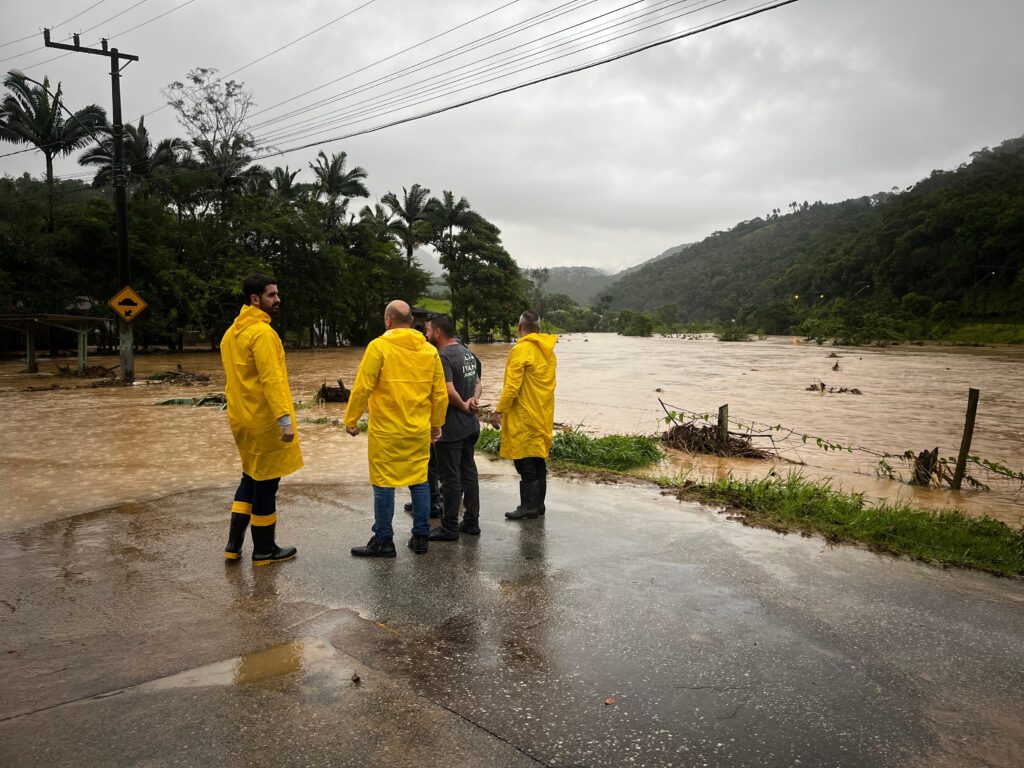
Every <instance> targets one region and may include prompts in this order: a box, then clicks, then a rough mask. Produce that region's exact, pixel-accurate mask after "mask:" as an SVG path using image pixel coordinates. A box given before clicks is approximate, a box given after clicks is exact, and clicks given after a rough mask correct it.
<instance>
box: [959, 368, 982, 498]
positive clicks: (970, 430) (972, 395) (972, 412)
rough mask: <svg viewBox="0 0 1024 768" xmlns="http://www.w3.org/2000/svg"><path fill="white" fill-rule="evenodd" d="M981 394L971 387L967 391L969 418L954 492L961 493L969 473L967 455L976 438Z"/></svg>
mask: <svg viewBox="0 0 1024 768" xmlns="http://www.w3.org/2000/svg"><path fill="white" fill-rule="evenodd" d="M980 394H981V393H980V392H979V391H978V390H977V389H974V387H971V388H970V389H968V390H967V418H966V419H965V420H964V436H963V439H962V440H961V441H960V455H959V456H957V457H956V472H955V473H954V474H953V485H952V487H953V490H954V491H959V490H960V484H961V483H962V482H963V481H964V473H965V472H966V471H967V454H969V453H970V452H971V438H973V437H974V417H975V416H976V415H977V414H978V396H979V395H980Z"/></svg>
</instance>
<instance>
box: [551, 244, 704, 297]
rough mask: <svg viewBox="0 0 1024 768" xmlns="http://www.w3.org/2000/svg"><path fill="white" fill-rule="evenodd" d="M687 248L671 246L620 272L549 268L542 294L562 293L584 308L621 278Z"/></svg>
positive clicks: (593, 268) (685, 246)
mask: <svg viewBox="0 0 1024 768" xmlns="http://www.w3.org/2000/svg"><path fill="white" fill-rule="evenodd" d="M688 246H689V243H687V244H684V245H676V246H673V247H671V248H669V249H668V250H666V251H663V252H662V253H659V254H658V255H657V256H655V257H653V258H651V259H647V261H643V262H641V263H639V264H636V265H634V266H632V267H627V268H626V269H624V270H622V271H621V272H608V271H606V270H603V269H597V268H595V267H549V268H548V280H547V282H546V283H545V284H544V293H546V294H548V295H551V294H554V293H564V294H565V295H566V296H568V297H569V298H570V299H572V300H573V301H575V302H576V303H577V304H579V305H580V306H581V307H586V306H589V305H590V304H592V303H593V301H594V300H595V299H596V298H597V296H598V294H599V293H601V292H602V291H604V290H605V289H606V288H608V287H610V286H612V285H614V284H615V282H616V281H617V280H619V279H621V278H622V277H624V276H626V275H631V274H633V273H634V272H636V271H637V270H639V269H642V268H643V267H645V266H647V265H648V264H654V263H655V262H658V261H661V260H662V259H667V258H670V257H671V256H674V255H676V254H677V253H679V252H680V251H681V250H683V249H684V248H687V247H688Z"/></svg>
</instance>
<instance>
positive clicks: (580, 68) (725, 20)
mask: <svg viewBox="0 0 1024 768" xmlns="http://www.w3.org/2000/svg"><path fill="white" fill-rule="evenodd" d="M796 2H798V0H775V1H774V2H764V3H760V4H758V5H755V6H752V7H750V8H748V9H747V10H745V11H737V12H736V13H733V14H728V15H726V16H724V17H720V18H718V19H716V20H712V21H710V22H707V23H704V24H700V25H697V26H695V27H691V28H690V29H687V30H684V31H682V32H677V33H673V34H671V35H667V36H665V37H662V38H660V39H657V40H654V41H651V42H649V43H644V44H641V45H637V46H634V47H632V48H629V49H627V50H625V51H620V52H618V53H614V54H610V55H608V56H604V57H601V58H598V59H594V60H591V61H589V62H586V63H583V64H580V65H577V66H574V67H570V68H568V69H564V70H561V71H559V72H555V73H552V74H548V75H544V76H542V77H538V78H534V79H532V80H527V81H525V82H522V83H518V84H516V85H511V86H508V87H506V88H501V89H498V90H495V91H491V92H490V93H485V94H481V95H479V96H474V97H472V98H469V99H464V100H462V101H459V102H455V103H453V104H447V105H444V106H441V107H437V108H435V109H431V110H428V111H425V112H420V113H418V114H415V115H410V116H407V117H402V118H399V119H396V120H392V121H389V122H387V123H383V124H380V125H376V126H371V127H369V128H363V129H360V130H357V131H352V132H350V133H347V134H343V135H339V136H334V137H331V138H327V139H319V140H317V141H313V142H308V143H305V144H300V145H297V146H293V147H286V148H284V149H272V148H269V147H265V148H264V149H267V150H268V151H265V152H263V153H262V154H259V148H258V147H257V153H256V154H255V155H254V156H253V157H252V158H251V160H250V162H251V163H257V162H259V161H261V160H266V159H267V158H270V157H282V156H284V155H287V154H291V153H292V152H298V151H301V150H304V149H311V148H313V147H318V146H322V145H324V144H330V143H333V142H338V141H345V140H348V139H352V138H356V137H358V136H365V135H368V134H371V133H377V132H379V131H383V130H386V129H388V128H394V127H396V126H399V125H404V124H407V123H411V122H415V121H417V120H422V119H425V118H428V117H433V116H435V115H439V114H443V113H445V112H450V111H453V110H456V109H461V108H462V107H466V106H470V105H472V104H476V103H479V102H481V101H486V100H489V99H493V98H495V97H497V96H503V95H505V94H509V93H513V92H515V91H519V90H523V89H525V88H530V87H532V86H535V85H539V84H541V83H545V82H548V81H551V80H556V79H559V78H562V77H566V76H568V75H573V74H578V73H580V72H584V71H586V70H589V69H594V68H596V67H599V66H603V65H605V64H610V63H613V62H615V61H619V60H621V59H625V58H628V57H630V56H635V55H637V54H639V53H643V52H645V51H649V50H652V49H654V48H658V47H661V46H664V45H668V44H669V43H673V42H677V41H679V40H683V39H685V38H689V37H693V36H695V35H698V34H701V33H703V32H709V31H710V30H712V29H717V28H719V27H724V26H727V25H729V24H733V23H735V22H737V21H743V20H745V19H748V18H751V17H753V16H758V15H761V14H764V13H767V12H769V11H774V10H776V9H778V8H782V7H784V6H787V5H792V4H793V3H796ZM233 164H234V163H233V162H232V163H222V164H219V165H213V166H205V167H202V168H197V169H183V170H180V171H173V172H170V173H167V174H165V175H164V177H163V178H170V177H174V176H181V175H186V174H194V173H209V172H211V171H217V170H223V169H225V168H228V167H230V166H231V165H233ZM90 173H91V172H86V173H84V174H72V175H68V176H62V177H55V180H57V178H59V179H60V180H71V179H73V178H76V176H82V175H84V176H87V175H89V174H90ZM77 191H78V190H74V192H77Z"/></svg>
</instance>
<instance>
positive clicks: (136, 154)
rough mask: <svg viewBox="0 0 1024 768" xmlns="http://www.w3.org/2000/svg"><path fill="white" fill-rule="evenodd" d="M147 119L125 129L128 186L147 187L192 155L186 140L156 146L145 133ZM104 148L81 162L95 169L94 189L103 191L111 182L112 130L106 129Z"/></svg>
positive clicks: (99, 147)
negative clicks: (147, 184) (155, 175)
mask: <svg viewBox="0 0 1024 768" xmlns="http://www.w3.org/2000/svg"><path fill="white" fill-rule="evenodd" d="M145 120H146V119H145V117H140V118H139V124H138V125H137V126H136V125H130V124H129V125H126V126H125V127H124V158H125V163H126V165H127V166H128V183H129V185H132V184H134V185H136V186H139V185H144V184H145V182H146V181H147V180H149V179H151V178H152V177H153V175H154V174H155V173H156V172H158V171H160V170H168V169H171V168H174V167H176V166H178V165H180V164H181V163H183V162H184V161H185V160H186V159H187V158H189V157H190V155H191V149H190V148H189V145H188V142H186V141H185V140H184V139H177V138H172V139H161V140H160V141H159V142H157V144H156V146H153V142H152V140H151V139H150V137H149V131H148V130H147V129H146V123H145ZM103 134H104V135H103V138H102V139H101V144H94V145H92V146H90V147H88V148H87V149H86V150H85V152H83V153H82V155H81V156H80V157H79V158H78V162H79V164H81V165H85V166H96V167H98V169H99V170H97V171H96V176H95V177H94V178H93V181H92V183H93V186H94V187H102V186H105V185H106V184H108V183H109V182H110V181H111V177H112V176H113V168H114V140H113V137H112V130H111V128H110V127H109V126H105V127H104V129H103Z"/></svg>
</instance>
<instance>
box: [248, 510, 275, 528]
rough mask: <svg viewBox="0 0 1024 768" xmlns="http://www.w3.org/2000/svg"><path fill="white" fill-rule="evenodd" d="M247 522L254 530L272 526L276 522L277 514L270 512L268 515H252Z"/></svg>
mask: <svg viewBox="0 0 1024 768" xmlns="http://www.w3.org/2000/svg"><path fill="white" fill-rule="evenodd" d="M249 522H250V523H251V524H252V525H253V526H255V527H256V528H263V527H265V526H268V525H273V524H274V523H276V522H277V512H272V513H270V514H269V515H252V517H250V518H249Z"/></svg>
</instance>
